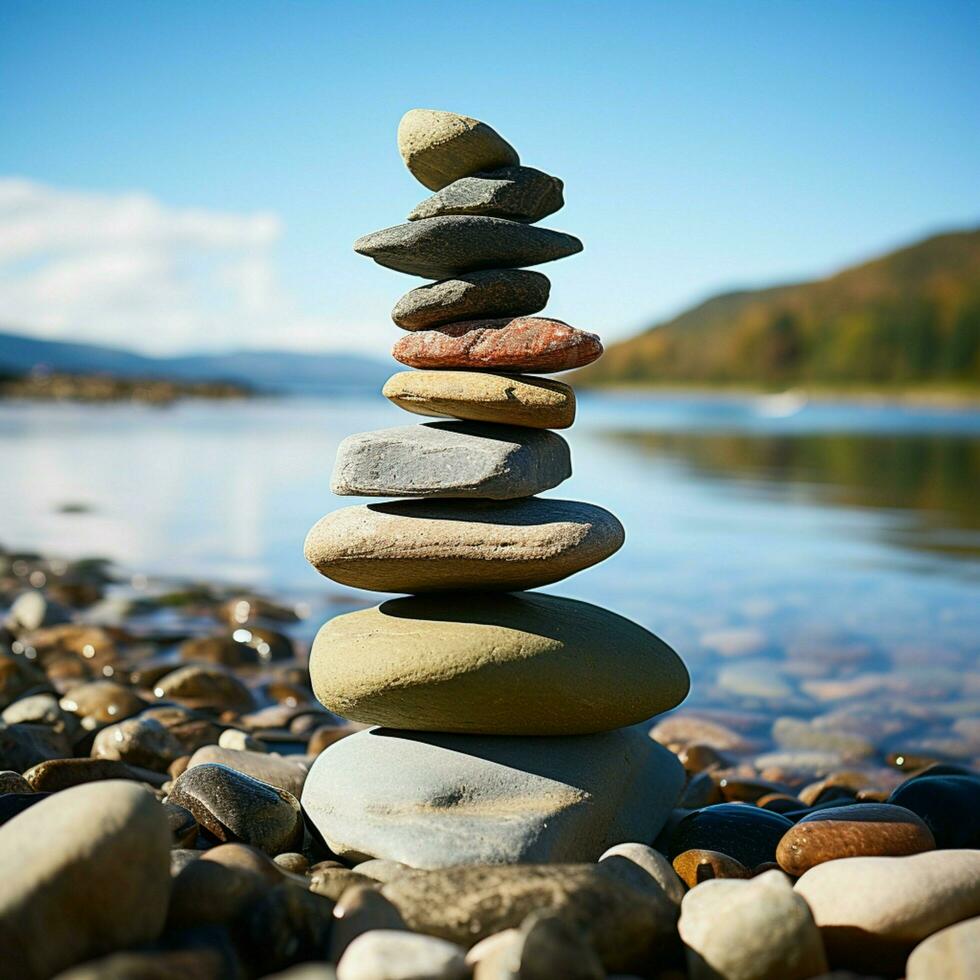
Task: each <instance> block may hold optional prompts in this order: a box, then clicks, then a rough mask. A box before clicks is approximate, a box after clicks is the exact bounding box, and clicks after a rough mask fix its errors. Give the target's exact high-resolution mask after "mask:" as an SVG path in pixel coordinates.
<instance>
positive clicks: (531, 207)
mask: <svg viewBox="0 0 980 980" xmlns="http://www.w3.org/2000/svg"><path fill="white" fill-rule="evenodd" d="M564 186H565V185H564V184H563V183H562V182H561V181H560V180H559V179H558V178H557V177H552V176H551V175H550V174H546V173H543V172H542V171H540V170H535V169H534V168H533V167H504V168H502V169H500V170H491V171H489V172H487V173H482V174H474V175H473V176H472V177H461V178H460V179H459V180H454V181H453V182H452V183H451V184H448V185H447V186H446V187H444V188H443V189H442V190H441V191H437V192H436V193H435V194H433V195H432V197H427V198H426V199H425V200H424V201H422V202H421V203H420V204H417V205H416V206H415V207H414V208H413V209H412V212H411V214H409V216H408V220H409V221H418V220H419V219H420V218H436V217H438V216H439V215H442V214H488V215H490V216H492V217H494V218H507V219H509V220H510V221H523V222H527V223H530V222H534V221H540V220H541V219H542V218H545V217H547V216H548V215H549V214H554V213H555V211H558V210H559V209H560V208H561V207H562V205H563V204H564V203H565V200H564V198H563V196H562V190H563V188H564Z"/></svg>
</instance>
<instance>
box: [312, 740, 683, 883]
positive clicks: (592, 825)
mask: <svg viewBox="0 0 980 980" xmlns="http://www.w3.org/2000/svg"><path fill="white" fill-rule="evenodd" d="M683 783H684V772H683V768H682V767H681V765H680V763H679V762H678V761H677V759H676V758H675V757H674V755H673V754H672V753H671V752H669V751H668V750H667V749H665V748H663V747H662V746H659V745H658V744H657V743H656V742H654V741H652V740H651V739H650V738H648V737H647V736H646V734H645V733H644V732H643V731H642V730H640V729H639V728H624V729H619V730H617V731H613V732H605V733H603V734H600V735H591V736H566V737H551V738H511V737H506V736H491V735H445V734H440V733H425V734H423V733H408V732H402V731H395V730H392V729H383V728H377V729H370V730H368V731H364V732H358V733H357V734H355V735H351V736H350V737H348V738H346V739H344V740H343V741H340V742H337V743H335V744H334V745H332V746H330V748H328V749H327V750H326V751H325V752H323V753H322V754H321V755H320V757H319V759H318V760H317V761H316V763H315V764H314V766H313V769H312V771H311V772H310V775H309V777H308V779H307V781H306V787H305V789H304V791H303V809H304V811H305V812H306V814H307V818H308V819H309V820H310V821H311V822H312V824H313V825H314V826H315V827H316V829H317V830H318V831H319V832H320V834H321V835H322V836H323V838H324V840H325V841H326V842H327V844H328V845H329V846H330V848H331V849H332V850H333V851H334V852H335V853H337V854H340V855H341V856H343V857H345V858H350V859H353V860H366V859H369V858H387V859H389V860H393V861H400V862H402V863H403V864H408V865H410V866H412V867H415V868H441V867H449V866H452V865H458V864H513V863H529V862H555V861H594V860H595V859H596V858H598V857H599V855H600V854H602V852H603V851H605V850H606V849H607V848H608V847H610V846H612V845H613V844H615V843H618V842H619V841H623V840H640V841H647V840H653V839H654V838H655V837H656V836H657V834H658V832H659V831H660V829H661V827H662V826H663V824H664V822H665V821H666V819H667V816H668V815H669V813H670V811H671V808H672V807H673V805H674V803H675V802H676V800H677V797H678V796H679V794H680V791H681V788H682V786H683Z"/></svg>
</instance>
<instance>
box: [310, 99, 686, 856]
mask: <svg viewBox="0 0 980 980" xmlns="http://www.w3.org/2000/svg"><path fill="white" fill-rule="evenodd" d="M398 146H399V150H400V152H401V155H402V157H403V159H404V160H405V163H406V164H407V166H408V169H409V170H410V171H411V173H412V174H413V175H414V176H415V177H416V178H417V179H418V180H419V181H420V182H421V183H422V184H424V185H425V186H426V187H428V188H429V189H430V190H432V191H435V193H434V194H432V196H431V197H428V198H427V199H426V200H424V201H423V202H422V203H421V204H419V205H418V206H417V207H416V208H415V209H414V210H413V211H412V213H411V214H410V215H409V220H408V221H407V222H406V223H404V224H400V225H396V226H395V227H393V228H387V229H385V230H383V231H378V232H374V233H373V234H370V235H366V236H365V237H363V238H361V239H359V240H358V241H357V242H356V243H355V246H354V248H355V250H356V251H357V252H359V253H360V254H362V255H367V256H369V257H371V258H373V259H374V260H375V262H377V263H379V264H380V265H383V266H387V267H388V268H391V269H395V270H397V271H399V272H404V273H408V274H410V275H415V276H420V277H423V278H426V279H431V280H434V281H433V282H431V283H430V284H427V285H423V286H420V287H418V288H415V289H412V290H410V291H409V292H408V293H406V294H405V295H404V296H403V297H402V298H401V299H400V300H398V302H397V303H396V305H395V308H394V311H393V313H392V318H393V319H394V321H395V323H396V324H397V325H398V326H399V327H402V328H403V329H404V330H405V335H404V337H403V338H402V339H401V340H399V341H398V342H397V343H396V344H395V346H394V349H393V354H394V357H395V358H396V359H397V360H398V361H400V362H401V363H402V364H404V365H406V366H408V367H409V368H413V369H415V370H409V371H403V372H400V373H398V374H395V375H394V376H393V377H392V378H391V379H390V380H389V381H388V382H387V384H386V385H385V387H384V394H385V396H386V397H388V398H389V399H390V400H391V401H392V402H394V403H395V404H396V405H398V406H400V407H401V408H403V409H405V410H406V411H408V412H411V413H413V414H416V415H422V416H428V417H432V418H435V419H441V420H445V421H433V422H425V423H420V424H417V425H406V426H398V427H395V428H390V429H384V430H381V431H376V432H365V433H360V434H357V435H352V436H350V437H348V438H347V439H345V440H344V441H343V443H342V444H341V445H340V448H339V450H338V453H337V460H336V464H335V468H334V472H333V479H332V489H333V491H334V493H336V494H339V495H345V496H364V497H385V498H395V499H389V500H388V501H387V502H379V503H372V504H366V505H359V506H353V507H347V508H344V509H341V510H338V511H335V512H333V513H331V514H328V515H327V516H326V517H324V518H323V519H322V520H320V521H319V522H318V523H317V524H316V525H315V526H314V527H313V528H312V530H311V531H310V533H309V535H308V537H307V540H306V556H307V558H308V560H309V561H310V562H311V564H313V566H314V567H315V568H316V569H317V570H318V571H319V572H320V573H321V574H323V575H325V576H327V577H328V578H331V579H333V580H335V581H337V582H341V583H344V584H345V585H348V586H353V587H355V588H361V589H368V590H372V591H376V592H389V593H399V594H402V597H401V598H394V599H391V600H388V601H386V602H383V603H382V604H381V605H379V606H377V607H375V608H372V609H366V610H362V611H358V612H353V613H349V614H347V615H342V616H338V617H336V618H334V619H331V620H330V621H329V622H328V623H327V624H326V625H325V626H323V627H322V629H321V630H320V632H319V633H318V635H317V637H316V640H315V642H314V645H313V650H312V653H311V658H310V673H311V677H312V681H313V688H314V691H315V693H316V696H317V697H318V698H319V700H320V701H321V702H322V703H323V704H324V705H325V706H326V707H327V708H329V709H330V710H331V711H334V712H336V713H337V714H339V715H342V716H344V717H345V718H348V719H351V720H353V721H357V722H362V723H366V724H369V725H373V726H377V727H374V728H369V729H366V730H364V731H361V732H358V733H356V734H354V735H351V736H349V737H347V738H345V739H343V740H341V741H339V742H337V743H335V744H334V745H332V746H330V747H329V748H328V749H327V750H326V751H324V752H323V753H322V754H321V755H320V756H319V757H318V759H317V761H316V763H315V764H314V766H313V769H312V770H311V773H310V776H309V778H308V779H307V782H306V787H305V790H304V793H303V805H304V808H305V810H306V812H307V814H308V815H309V817H310V819H311V821H312V823H313V825H314V826H315V827H316V828H317V830H318V831H319V833H320V834H321V835H322V837H323V839H324V841H325V842H326V843H327V844H328V845H329V846H330V848H331V849H332V850H333V851H334V852H335V853H337V854H339V855H341V856H342V857H345V858H347V859H349V860H354V861H357V860H364V859H369V858H388V859H393V860H397V861H401V862H404V863H406V864H409V865H411V866H413V867H423V868H424V867H438V866H445V865H454V864H462V863H470V862H479V863H500V862H530V861H581V860H586V861H588V860H596V859H597V858H598V856H599V855H600V853H601V852H602V851H603V850H604V849H605V848H607V847H608V846H610V845H612V844H616V843H620V842H622V841H641V842H646V843H650V842H652V840H653V838H654V837H655V836H656V834H657V833H658V831H659V830H660V828H661V826H662V825H663V823H664V821H665V819H666V817H667V814H668V813H669V810H670V808H671V807H672V806H673V804H674V802H675V801H676V798H677V795H678V793H679V791H680V789H681V786H682V783H683V772H682V770H681V767H680V765H679V764H678V763H677V761H676V759H675V758H674V756H673V755H672V754H671V753H669V752H668V751H667V750H666V749H663V748H661V747H660V746H658V745H657V744H656V743H655V742H654V741H652V740H651V739H650V738H649V737H648V736H647V734H646V729H645V727H643V725H642V724H641V723H643V722H644V721H646V720H647V719H649V718H650V717H651V716H653V715H656V714H658V713H659V712H662V711H666V710H668V709H670V708H673V707H675V706H676V705H677V704H679V703H680V702H681V701H682V700H683V698H684V697H685V695H686V694H687V690H688V683H689V681H688V675H687V671H686V669H685V667H684V664H683V663H682V661H681V660H680V658H679V657H678V656H677V654H675V653H674V651H673V650H671V649H670V647H668V646H667V645H666V644H665V643H664V642H663V641H661V640H660V639H658V638H657V637H656V636H654V635H653V634H652V633H650V632H648V631H647V630H645V629H643V628H642V627H640V626H639V625H637V624H635V623H632V622H630V621H629V620H627V619H624V618H623V617H621V616H618V615H616V614H614V613H612V612H609V611H607V610H605V609H601V608H599V607H597V606H594V605H591V604H589V603H585V602H579V601H574V600H571V599H564V598H559V597H557V596H552V595H546V594H543V593H540V592H533V591H527V590H530V589H535V588H537V587H540V586H545V585H549V584H551V583H554V582H557V581H559V580H561V579H563V578H565V577H567V576H569V575H571V574H573V573H574V572H577V571H580V570H581V569H584V568H587V567H588V566H590V565H594V564H595V563H597V562H600V561H602V560H603V559H605V558H608V557H609V556H610V555H611V554H613V553H614V552H615V551H616V550H617V549H618V548H619V547H620V546H621V545H622V543H623V539H624V531H623V528H622V525H621V524H620V523H619V521H618V520H617V519H616V518H615V517H614V516H613V515H612V514H611V513H609V512H608V511H606V510H604V509H603V508H601V507H598V506H596V505H594V504H589V503H581V502H577V501H570V500H562V499H556V498H553V497H539V496H537V494H539V493H542V492H544V491H547V490H551V489H552V488H554V487H556V486H558V484H560V483H561V482H562V481H563V480H565V479H566V478H568V477H569V476H570V475H571V460H570V454H569V448H568V444H567V443H566V442H565V440H564V439H563V438H562V437H561V436H560V435H558V434H557V433H556V432H555V431H553V430H555V429H564V428H568V427H569V426H570V425H571V424H572V422H573V419H574V415H575V395H574V392H573V391H572V389H571V388H570V387H569V386H568V385H566V384H563V383H561V382H559V381H554V380H551V379H548V378H541V377H535V376H534V374H535V373H542V374H553V373H556V372H560V371H563V370H566V369H569V368H574V367H578V366H581V365H583V364H587V363H589V362H590V361H593V360H595V359H596V358H597V357H598V356H599V355H600V354H601V353H602V345H601V344H600V343H599V339H598V338H597V337H596V336H595V335H593V334H591V333H588V332H586V331H583V330H579V329H576V328H575V327H572V326H569V325H568V324H567V323H564V322H562V321H560V320H555V319H550V318H544V317H539V316H535V314H537V313H538V312H539V311H540V310H542V308H543V307H544V306H545V304H546V303H547V301H548V294H549V290H550V284H549V281H548V279H547V278H546V277H545V276H543V275H542V274H541V273H539V272H532V271H528V270H527V269H526V268H525V267H526V266H530V265H539V264H541V263H543V262H548V261H551V260H554V259H560V258H562V257H564V256H567V255H571V254H573V253H575V252H578V251H580V250H581V248H582V245H581V242H579V240H578V239H576V238H574V237H572V236H571V235H567V234H564V233H562V232H558V231H552V230H549V229H545V228H541V227H539V226H538V225H536V224H535V222H537V221H539V220H540V219H542V218H544V217H546V216H547V215H549V214H552V213H553V212H555V211H557V210H558V209H559V208H560V207H561V206H562V204H563V203H564V202H563V196H562V195H563V185H562V182H561V181H560V180H558V179H557V178H555V177H552V176H550V175H548V174H546V173H543V172H541V171H539V170H535V169H532V168H530V167H525V166H521V164H520V161H519V159H518V155H517V152H516V151H515V150H514V148H513V147H512V146H511V145H510V144H509V143H507V142H506V141H505V140H504V139H503V138H502V137H501V136H500V135H498V133H497V132H496V131H495V130H493V129H492V128H491V127H489V126H487V125H486V124H485V123H482V122H479V121H477V120H475V119H471V118H469V117H467V116H460V115H457V114H455V113H451V112H441V111H435V110H424V109H413V110H411V111H410V112H408V113H407V114H406V115H405V117H404V118H403V119H402V121H401V124H400V126H399V130H398Z"/></svg>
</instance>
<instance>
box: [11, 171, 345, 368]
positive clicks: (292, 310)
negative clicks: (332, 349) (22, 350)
mask: <svg viewBox="0 0 980 980" xmlns="http://www.w3.org/2000/svg"><path fill="white" fill-rule="evenodd" d="M282 232H283V228H282V222H281V221H280V219H279V217H278V216H277V215H276V214H274V213H272V212H267V211H259V212H255V213H251V214H236V213H228V212H218V211H209V210H202V209H198V208H173V207H168V206H167V205H165V204H163V203H161V202H160V201H158V200H156V199H155V198H153V197H151V196H150V195H148V194H143V193H126V194H98V193H90V192H85V191H74V190H63V189H59V188H54V187H49V186H46V185H44V184H40V183H37V182H34V181H30V180H25V179H21V178H0V329H9V330H15V331H23V332H25V333H28V332H29V333H32V334H34V335H40V336H45V337H50V338H58V339H71V340H84V341H96V342H101V343H108V344H116V345H120V346H126V347H132V348H138V349H141V350H145V351H151V352H159V353H165V352H171V351H180V350H185V349H192V348H197V349H202V348H208V349H220V348H224V347H238V346H249V347H260V346H275V347H284V346H290V347H294V348H323V347H324V346H327V345H328V344H325V341H327V342H328V343H329V338H330V337H331V334H333V335H334V336H336V332H335V330H333V329H331V327H332V326H333V325H332V324H330V323H329V322H327V321H325V320H324V319H321V318H316V317H311V316H308V315H305V314H304V313H303V312H302V311H301V310H299V309H298V308H297V305H296V303H295V301H294V299H293V298H292V297H290V296H289V295H287V293H286V291H285V289H284V288H283V286H282V283H281V281H280V277H279V273H278V269H277V266H276V256H275V251H276V244H277V242H278V241H279V239H280V237H281V235H282Z"/></svg>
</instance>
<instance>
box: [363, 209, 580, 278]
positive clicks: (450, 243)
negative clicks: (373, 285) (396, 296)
mask: <svg viewBox="0 0 980 980" xmlns="http://www.w3.org/2000/svg"><path fill="white" fill-rule="evenodd" d="M354 251H355V252H358V253H359V254H360V255H367V256H369V257H370V258H372V259H374V261H375V262H377V263H378V265H383V266H386V267H387V268H389V269H394V270H395V271H396V272H405V273H408V274H409V275H412V276H422V278H423V279H451V278H452V277H453V276H457V275H459V274H460V273H464V272H473V271H475V270H477V269H516V268H520V267H522V266H527V265H540V264H541V263H542V262H552V261H554V260H555V259H561V258H564V257H565V256H566V255H574V254H575V253H576V252H581V251H582V243H581V242H580V241H579V240H578V239H577V238H575V237H574V236H573V235H566V234H565V233H564V232H561V231H552V230H551V229H549V228H538V227H537V226H536V225H526V224H522V223H521V222H520V221H508V220H507V219H506V218H489V217H485V216H484V215H475V214H450V215H444V216H442V217H438V218H424V219H422V220H421V221H409V222H406V223H405V224H403V225H395V226H394V227H393V228H384V229H382V230H381V231H375V232H372V233H371V234H370V235H365V236H364V237H363V238H359V239H358V240H357V241H356V242H354Z"/></svg>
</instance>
